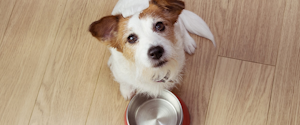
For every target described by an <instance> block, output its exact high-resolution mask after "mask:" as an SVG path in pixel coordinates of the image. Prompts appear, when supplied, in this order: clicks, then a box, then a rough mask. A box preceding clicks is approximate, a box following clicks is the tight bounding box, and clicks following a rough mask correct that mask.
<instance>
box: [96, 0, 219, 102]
mask: <svg viewBox="0 0 300 125" xmlns="http://www.w3.org/2000/svg"><path fill="white" fill-rule="evenodd" d="M183 9H184V3H183V2H182V1H179V0H152V1H151V2H150V4H149V7H148V8H147V9H145V10H143V11H142V12H141V13H136V14H133V15H131V16H130V17H127V18H124V17H122V16H121V15H116V16H107V17H104V18H102V19H101V20H99V21H96V22H94V23H93V24H91V26H90V32H91V33H92V35H93V36H94V37H96V38H97V39H98V40H100V41H104V43H106V44H108V45H109V46H110V51H111V57H110V58H109V61H108V65H109V67H110V69H111V71H112V74H113V76H114V77H115V80H116V81H117V82H119V83H120V91H121V93H122V95H123V97H124V98H125V99H130V98H131V97H132V96H133V95H134V94H135V93H136V92H137V93H147V94H148V95H150V96H157V95H158V94H159V93H160V92H161V91H162V90H163V89H171V88H173V87H174V86H175V85H176V84H177V83H179V82H180V80H181V73H182V70H183V67H184V64H185V53H184V50H185V51H186V52H187V53H189V54H192V53H194V51H195V48H196V44H195V41H194V40H193V38H191V36H190V35H189V34H188V32H187V30H188V31H190V32H192V33H195V34H197V35H201V36H204V37H206V38H208V39H210V40H212V41H213V42H214V39H213V35H212V34H211V32H210V30H209V28H208V27H207V25H206V24H205V22H204V21H203V20H202V19H201V18H200V17H198V16H197V15H196V14H194V13H192V12H190V11H187V10H183ZM191 23H197V24H195V25H191Z"/></svg>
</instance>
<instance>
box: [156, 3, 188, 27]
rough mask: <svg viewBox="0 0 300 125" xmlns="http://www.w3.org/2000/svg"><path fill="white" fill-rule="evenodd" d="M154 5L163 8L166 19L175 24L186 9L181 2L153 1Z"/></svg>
mask: <svg viewBox="0 0 300 125" xmlns="http://www.w3.org/2000/svg"><path fill="white" fill-rule="evenodd" d="M152 3H153V4H155V5H157V6H158V7H160V8H162V9H163V11H164V13H165V15H166V17H167V18H169V19H170V20H171V21H172V22H173V23H175V22H176V21H177V19H178V16H179V15H180V13H181V11H182V10H183V9H184V8H185V5H184V2H183V1H181V0H152Z"/></svg>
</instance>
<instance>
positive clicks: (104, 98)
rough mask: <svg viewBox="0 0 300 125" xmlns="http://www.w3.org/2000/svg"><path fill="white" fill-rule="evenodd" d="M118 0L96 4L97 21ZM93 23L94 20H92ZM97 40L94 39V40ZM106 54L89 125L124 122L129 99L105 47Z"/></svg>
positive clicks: (90, 4) (108, 124)
mask: <svg viewBox="0 0 300 125" xmlns="http://www.w3.org/2000/svg"><path fill="white" fill-rule="evenodd" d="M94 2H97V0H93V2H90V3H89V4H88V6H94V5H93V3H94ZM116 3H117V0H112V1H109V0H107V1H103V2H102V4H98V5H97V6H94V8H95V9H96V10H95V11H96V12H100V13H98V14H94V17H96V18H97V19H95V20H93V21H96V20H98V19H100V18H101V17H103V16H107V15H110V14H111V12H112V9H113V7H114V6H115V4H116ZM90 23H92V22H90ZM95 41H97V40H96V39H94V41H93V42H95ZM105 50H106V52H105V56H103V58H102V60H103V63H102V66H101V71H100V74H99V77H98V81H97V86H96V90H95V94H94V98H93V102H92V105H91V107H90V111H89V115H88V119H87V122H86V124H87V125H122V124H124V115H125V109H126V106H127V105H128V102H129V101H125V100H124V98H123V96H122V95H121V93H120V90H119V83H117V82H115V81H114V80H113V79H114V78H113V76H112V75H111V71H110V69H109V67H108V66H107V61H108V58H109V57H110V52H109V50H108V49H107V47H105Z"/></svg>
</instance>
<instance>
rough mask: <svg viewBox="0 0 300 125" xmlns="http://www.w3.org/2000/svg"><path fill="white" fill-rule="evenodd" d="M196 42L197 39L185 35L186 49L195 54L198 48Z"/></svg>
mask: <svg viewBox="0 0 300 125" xmlns="http://www.w3.org/2000/svg"><path fill="white" fill-rule="evenodd" d="M196 47H197V45H196V43H195V40H194V39H193V38H192V37H191V36H189V35H188V36H187V37H185V40H184V50H185V51H186V52H187V53H188V54H193V53H194V52H195V50H196Z"/></svg>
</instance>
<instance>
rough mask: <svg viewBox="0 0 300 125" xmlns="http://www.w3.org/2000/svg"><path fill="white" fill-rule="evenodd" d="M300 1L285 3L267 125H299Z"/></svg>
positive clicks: (289, 0) (292, 0) (293, 0)
mask: <svg viewBox="0 0 300 125" xmlns="http://www.w3.org/2000/svg"><path fill="white" fill-rule="evenodd" d="M299 34H300V1H299V0H288V1H287V5H286V9H285V14H284V23H283V29H282V34H281V43H280V48H279V56H278V60H277V66H276V73H275V81H274V87H273V93H272V101H271V107H270V112H269V118H268V125H299V124H300V35H299Z"/></svg>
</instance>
